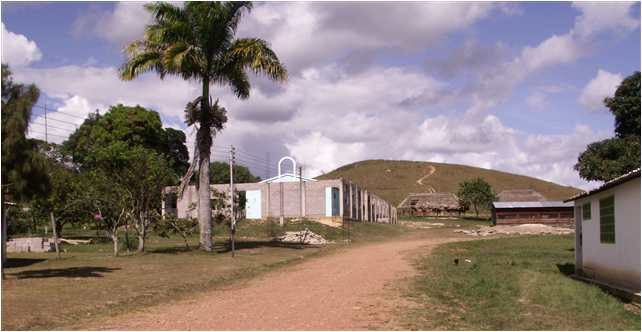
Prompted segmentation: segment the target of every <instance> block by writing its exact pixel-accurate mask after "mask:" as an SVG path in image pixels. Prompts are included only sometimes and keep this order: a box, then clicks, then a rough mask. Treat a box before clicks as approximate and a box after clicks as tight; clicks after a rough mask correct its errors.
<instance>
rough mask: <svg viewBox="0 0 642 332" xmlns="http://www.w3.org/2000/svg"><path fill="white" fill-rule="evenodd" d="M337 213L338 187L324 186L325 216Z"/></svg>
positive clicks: (336, 214)
mask: <svg viewBox="0 0 642 332" xmlns="http://www.w3.org/2000/svg"><path fill="white" fill-rule="evenodd" d="M338 215H339V188H334V187H325V216H326V217H332V216H338Z"/></svg>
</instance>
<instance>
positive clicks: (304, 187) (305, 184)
mask: <svg viewBox="0 0 642 332" xmlns="http://www.w3.org/2000/svg"><path fill="white" fill-rule="evenodd" d="M307 192H308V188H307V182H303V193H302V195H303V197H302V198H301V202H302V203H303V207H301V214H302V217H305V213H306V212H305V195H306V194H307Z"/></svg>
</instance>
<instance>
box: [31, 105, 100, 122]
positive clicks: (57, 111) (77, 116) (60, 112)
mask: <svg viewBox="0 0 642 332" xmlns="http://www.w3.org/2000/svg"><path fill="white" fill-rule="evenodd" d="M33 107H36V108H40V109H43V110H48V111H51V113H59V114H64V115H67V116H70V117H73V118H74V119H78V118H80V116H79V115H78V114H71V113H67V112H63V111H59V110H57V109H56V110H53V109H51V108H48V107H45V106H42V105H38V104H35V105H33ZM89 114H91V113H87V114H85V117H86V116H88V115H89Z"/></svg>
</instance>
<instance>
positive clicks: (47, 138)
mask: <svg viewBox="0 0 642 332" xmlns="http://www.w3.org/2000/svg"><path fill="white" fill-rule="evenodd" d="M45 142H46V143H47V145H49V137H48V135H47V97H45ZM47 150H49V149H47Z"/></svg>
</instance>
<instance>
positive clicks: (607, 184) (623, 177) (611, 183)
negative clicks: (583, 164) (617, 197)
mask: <svg viewBox="0 0 642 332" xmlns="http://www.w3.org/2000/svg"><path fill="white" fill-rule="evenodd" d="M639 177H640V169H639V168H638V169H634V170H632V171H630V172H628V173H626V174H624V175H621V176H618V177H616V178H615V179H613V180H610V181H607V182H605V183H604V184H603V185H601V186H599V187H597V188H595V189H593V190H591V191H589V192H585V193H581V194H579V195H575V196H573V197H571V198H569V199H567V200H565V201H564V202H570V201H574V200H576V199H580V198H583V197H586V196H591V195H593V194H596V193H599V192H601V191H604V190H606V189H609V188H613V187H615V186H617V185H620V184H622V183H624V182H627V181H629V180H632V179H635V178H639Z"/></svg>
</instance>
